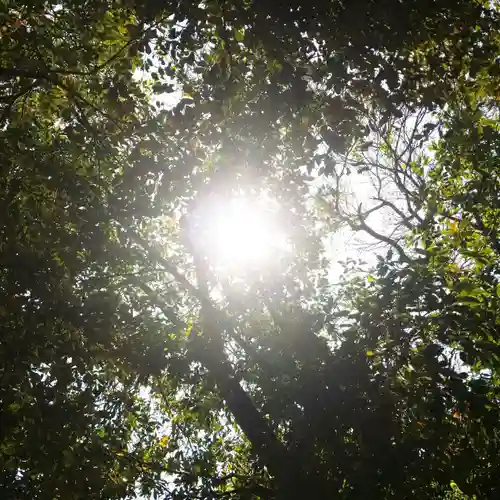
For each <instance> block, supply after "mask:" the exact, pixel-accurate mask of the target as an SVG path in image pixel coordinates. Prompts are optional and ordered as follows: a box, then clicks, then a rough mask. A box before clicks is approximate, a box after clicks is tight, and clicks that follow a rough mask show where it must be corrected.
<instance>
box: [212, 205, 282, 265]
mask: <svg viewBox="0 0 500 500" xmlns="http://www.w3.org/2000/svg"><path fill="white" fill-rule="evenodd" d="M272 208H273V207H271V206H270V204H269V203H267V204H266V203H265V202H264V201H263V200H262V199H257V200H252V199H249V198H246V197H243V196H239V197H235V198H232V199H229V200H226V201H224V202H218V203H217V204H213V205H212V206H210V207H207V212H206V213H205V217H206V224H205V238H204V240H205V242H204V244H205V245H206V248H205V251H206V253H207V255H208V257H209V258H210V260H211V261H212V263H213V264H215V265H216V266H224V267H230V268H237V269H245V268H254V267H256V266H263V265H266V264H268V263H269V262H270V261H272V259H273V257H274V256H275V255H276V253H277V251H279V250H280V249H283V248H284V246H285V244H286V239H285V236H284V234H283V233H282V231H281V230H280V227H279V225H278V224H277V221H276V217H275V211H273V210H272Z"/></svg>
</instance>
